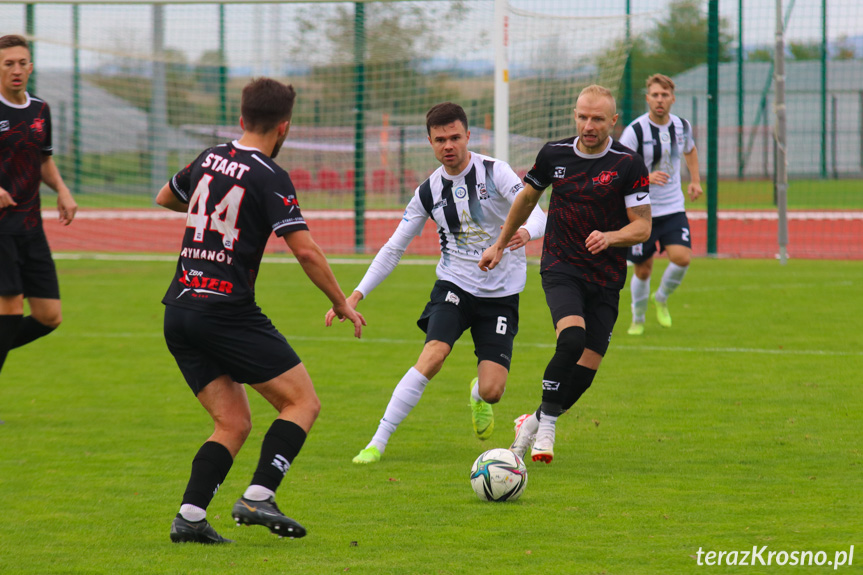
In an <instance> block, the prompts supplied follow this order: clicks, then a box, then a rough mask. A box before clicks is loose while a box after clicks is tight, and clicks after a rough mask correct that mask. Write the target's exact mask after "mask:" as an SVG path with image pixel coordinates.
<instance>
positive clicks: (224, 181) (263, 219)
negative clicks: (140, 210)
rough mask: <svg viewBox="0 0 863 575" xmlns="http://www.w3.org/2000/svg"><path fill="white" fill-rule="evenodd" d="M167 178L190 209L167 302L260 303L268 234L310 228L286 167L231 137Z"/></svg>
mask: <svg viewBox="0 0 863 575" xmlns="http://www.w3.org/2000/svg"><path fill="white" fill-rule="evenodd" d="M169 185H170V187H171V191H172V192H173V193H174V195H175V196H176V197H177V199H179V200H180V201H182V202H183V203H185V204H189V209H188V212H187V215H186V231H185V234H184V235H183V247H182V249H181V251H180V257H179V259H178V261H177V270H176V273H175V275H174V280H173V281H172V282H171V285H170V287H169V288H168V292H167V293H166V294H165V297H164V299H162V303H164V304H166V305H176V306H180V307H187V308H191V309H198V310H203V311H207V312H218V313H222V314H231V313H235V312H240V311H244V310H247V309H249V308H250V307H255V306H256V305H257V304H255V280H256V279H257V276H258V269H259V268H260V265H261V256H263V254H264V248H265V247H266V245H267V240H268V239H269V237H270V234H272V233H275V234H276V235H277V236H284V235H285V234H288V233H290V232H294V231H298V230H308V229H309V227H308V225H307V224H306V221H305V219H304V218H303V214H302V213H301V212H300V205H299V203H298V202H297V195H296V191H295V190H294V185H293V183H291V178H290V177H289V176H288V173H287V172H286V171H285V170H284V169H283V168H281V167H280V166H279V165H278V164H276V163H275V162H274V161H273V160H272V159H271V158H270V157H269V156H268V155H267V154H265V153H263V152H261V151H260V150H258V149H255V148H249V147H246V146H241V145H240V144H239V143H238V142H236V141H234V142H231V143H230V144H221V145H219V146H216V147H214V148H210V149H208V150H204V151H203V152H202V153H201V155H199V156H198V157H197V159H195V161H193V162H192V163H191V164H189V165H188V166H186V167H185V168H183V169H182V170H180V171H179V172H177V173H176V174H175V175H174V177H173V178H171V181H170V183H169Z"/></svg>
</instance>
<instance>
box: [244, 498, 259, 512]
mask: <svg viewBox="0 0 863 575" xmlns="http://www.w3.org/2000/svg"><path fill="white" fill-rule="evenodd" d="M240 503H242V504H243V507H245V508H246V509H248V510H249V511H251V512H252V513H254V512H255V511H257V510H258V508H257V507H249V504H248V503H246V502H245V501H240Z"/></svg>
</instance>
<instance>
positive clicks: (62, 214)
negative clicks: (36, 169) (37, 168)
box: [41, 156, 78, 226]
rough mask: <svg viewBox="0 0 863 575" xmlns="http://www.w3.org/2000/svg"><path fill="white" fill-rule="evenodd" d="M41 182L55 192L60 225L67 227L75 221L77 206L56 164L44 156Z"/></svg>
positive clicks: (51, 158) (49, 157)
mask: <svg viewBox="0 0 863 575" xmlns="http://www.w3.org/2000/svg"><path fill="white" fill-rule="evenodd" d="M41 175H42V181H43V182H45V185H47V186H48V187H49V188H51V189H52V190H54V191H55V192H57V212H58V214H59V218H60V223H61V224H63V225H64V226H68V225H69V224H71V223H72V220H74V219H75V214H77V213H78V204H77V202H75V198H73V197H72V192H71V191H69V188H68V187H67V186H66V183H65V182H64V181H63V178H62V176H60V170H59V169H58V168H57V164H55V163H54V158H53V157H51V156H44V158H43V160H42V169H41Z"/></svg>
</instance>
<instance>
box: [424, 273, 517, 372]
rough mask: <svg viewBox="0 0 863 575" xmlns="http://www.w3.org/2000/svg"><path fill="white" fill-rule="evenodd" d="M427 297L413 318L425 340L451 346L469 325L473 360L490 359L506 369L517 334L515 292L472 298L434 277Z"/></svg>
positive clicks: (449, 283) (458, 288)
mask: <svg viewBox="0 0 863 575" xmlns="http://www.w3.org/2000/svg"><path fill="white" fill-rule="evenodd" d="M429 300H430V301H429V302H428V303H427V304H426V307H425V309H424V310H423V313H422V315H421V316H420V318H419V320H417V325H418V326H419V327H420V329H421V330H423V331H424V332H425V333H426V343H428V342H430V341H442V342H444V343H446V344H449V346H450V347H452V346H453V345H455V342H456V341H457V340H458V338H460V337H461V334H463V333H464V331H465V330H466V329H467V328H470V334H471V336H472V337H473V346H474V354H476V357H477V362H480V361H484V360H488V361H493V362H495V363H499V364H500V365H502V366H504V367H505V368H506V369H509V365H510V362H511V361H512V343H513V340H515V335H516V334H517V333H518V294H515V295H510V296H505V297H495V298H489V297H476V296H475V295H472V294H469V293H467V292H466V291H464V290H463V289H461V288H460V287H458V286H457V285H455V284H454V283H451V282H447V281H441V280H438V281H436V282H435V284H434V287H433V288H432V291H431V296H430V297H429Z"/></svg>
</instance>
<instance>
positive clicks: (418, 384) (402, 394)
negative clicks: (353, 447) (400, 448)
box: [366, 367, 429, 453]
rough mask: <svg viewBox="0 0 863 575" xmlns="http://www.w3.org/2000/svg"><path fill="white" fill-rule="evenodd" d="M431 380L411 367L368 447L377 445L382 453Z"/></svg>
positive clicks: (395, 390) (394, 393)
mask: <svg viewBox="0 0 863 575" xmlns="http://www.w3.org/2000/svg"><path fill="white" fill-rule="evenodd" d="M428 382H429V380H428V379H426V377H425V376H424V375H423V374H421V373H420V372H419V371H417V370H416V368H413V367H412V368H410V369H409V370H408V371H407V373H405V374H404V377H402V379H401V381H400V382H399V384H398V385H397V386H396V388H395V389H394V390H393V396H392V398H391V399H390V402H389V404H388V405H387V409H386V411H385V412H384V417H383V419H381V423H380V425H378V430H377V431H376V432H375V436H374V437H372V440H371V442H370V443H369V444H368V445H367V446H366V447H372V446H374V447H377V449H378V451H380V452H381V453H383V452H384V450H385V449H386V448H387V442H389V440H390V435H392V434H393V432H395V430H396V428H397V427H398V426H399V424H400V423H401V422H402V421H404V418H405V417H407V416H408V414H409V413H410V412H411V410H412V409H413V408H414V407H415V406H416V404H417V403H419V401H420V398H421V397H422V395H423V391H425V387H426V384H427V383H428Z"/></svg>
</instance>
